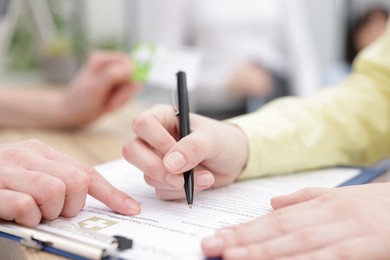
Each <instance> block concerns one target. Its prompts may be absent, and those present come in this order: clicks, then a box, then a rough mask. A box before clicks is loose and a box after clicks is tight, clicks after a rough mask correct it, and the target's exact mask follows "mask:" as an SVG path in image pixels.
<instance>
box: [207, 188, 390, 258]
mask: <svg viewBox="0 0 390 260" xmlns="http://www.w3.org/2000/svg"><path fill="white" fill-rule="evenodd" d="M271 203H272V207H273V208H274V211H272V212H271V213H269V214H268V215H266V216H264V217H259V218H257V219H255V220H254V221H252V222H249V223H245V224H242V225H238V226H234V227H231V228H227V229H222V230H219V231H217V232H216V233H215V235H214V236H213V237H209V238H206V239H204V240H203V242H202V248H203V251H204V253H205V254H206V255H207V256H209V257H215V256H222V257H223V259H228V260H233V259H248V260H250V259H335V260H337V259H389V258H390V248H389V246H388V244H389V240H390V221H389V219H390V213H389V212H390V184H389V183H383V184H366V185H361V186H355V187H343V188H329V189H326V188H309V189H303V190H301V191H298V192H296V193H293V194H291V195H288V196H281V197H276V198H274V199H272V201H271Z"/></svg>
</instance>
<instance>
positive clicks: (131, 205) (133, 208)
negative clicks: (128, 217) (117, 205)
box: [125, 199, 141, 213]
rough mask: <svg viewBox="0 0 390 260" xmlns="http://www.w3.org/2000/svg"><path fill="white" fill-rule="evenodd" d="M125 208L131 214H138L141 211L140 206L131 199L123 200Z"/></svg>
mask: <svg viewBox="0 0 390 260" xmlns="http://www.w3.org/2000/svg"><path fill="white" fill-rule="evenodd" d="M125 203H126V206H127V207H128V208H129V209H130V210H131V211H132V212H134V211H135V212H137V213H138V212H140V211H141V205H139V204H138V203H136V202H134V201H133V200H131V199H126V200H125Z"/></svg>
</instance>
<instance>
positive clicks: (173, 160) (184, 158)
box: [163, 131, 213, 174]
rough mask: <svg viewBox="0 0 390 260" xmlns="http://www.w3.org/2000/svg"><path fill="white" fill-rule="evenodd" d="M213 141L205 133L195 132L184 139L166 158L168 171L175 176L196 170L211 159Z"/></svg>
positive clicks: (173, 147) (174, 146)
mask: <svg viewBox="0 0 390 260" xmlns="http://www.w3.org/2000/svg"><path fill="white" fill-rule="evenodd" d="M212 147H213V140H212V138H210V135H209V134H206V133H205V132H204V131H197V132H193V133H191V134H189V135H187V136H186V137H184V138H182V139H181V140H180V141H178V142H177V143H176V144H174V145H173V146H172V148H171V149H170V150H169V151H168V152H167V153H166V155H165V156H164V159H163V161H164V164H165V167H166V168H167V170H168V171H169V172H171V173H173V174H179V173H183V172H185V171H188V170H190V169H193V168H195V166H197V165H198V164H200V163H201V162H202V161H204V160H206V159H211V158H210V157H211V152H212Z"/></svg>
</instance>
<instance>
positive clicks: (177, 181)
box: [165, 173, 184, 188]
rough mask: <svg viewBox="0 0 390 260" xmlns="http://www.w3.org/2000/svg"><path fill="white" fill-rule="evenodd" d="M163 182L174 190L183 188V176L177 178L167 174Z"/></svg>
mask: <svg viewBox="0 0 390 260" xmlns="http://www.w3.org/2000/svg"><path fill="white" fill-rule="evenodd" d="M165 180H166V181H167V182H168V183H169V184H171V185H172V186H173V187H176V188H182V187H183V186H184V178H183V176H178V175H173V174H170V173H168V174H167V176H165Z"/></svg>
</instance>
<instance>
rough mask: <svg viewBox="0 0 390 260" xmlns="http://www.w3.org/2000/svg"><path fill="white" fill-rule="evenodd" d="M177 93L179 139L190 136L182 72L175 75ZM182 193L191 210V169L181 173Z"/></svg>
mask: <svg viewBox="0 0 390 260" xmlns="http://www.w3.org/2000/svg"><path fill="white" fill-rule="evenodd" d="M177 93H178V102H179V114H178V115H179V127H180V138H183V137H185V136H187V135H189V134H190V108H189V103H188V91H187V80H186V74H185V73H184V72H182V71H179V72H178V73H177ZM183 177H184V191H185V193H186V199H187V203H188V206H189V207H190V208H192V202H193V197H194V171H193V170H192V169H191V170H189V171H187V172H184V173H183Z"/></svg>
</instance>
